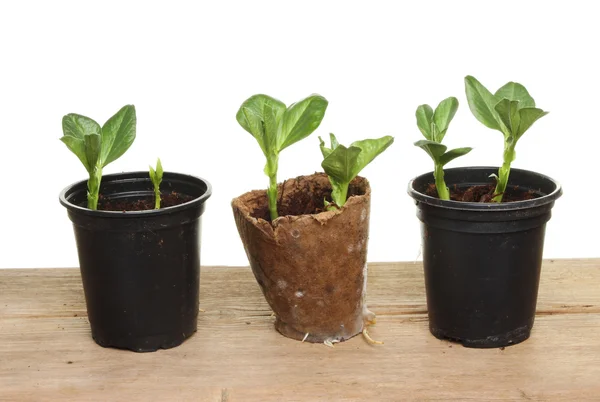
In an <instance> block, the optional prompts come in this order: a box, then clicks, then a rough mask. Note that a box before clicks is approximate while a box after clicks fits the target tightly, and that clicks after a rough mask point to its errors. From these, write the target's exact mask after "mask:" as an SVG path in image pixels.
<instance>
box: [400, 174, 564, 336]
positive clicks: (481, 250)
mask: <svg viewBox="0 0 600 402" xmlns="http://www.w3.org/2000/svg"><path fill="white" fill-rule="evenodd" d="M497 171H498V169H497V168H494V167H472V168H455V169H447V170H445V178H446V183H447V185H448V187H449V188H452V187H453V186H454V185H456V186H458V187H459V188H468V187H471V186H474V185H482V184H488V183H489V182H490V178H489V176H490V174H492V173H496V172H497ZM431 183H433V173H427V174H424V175H421V176H419V177H416V178H415V179H413V180H412V181H411V182H410V183H409V186H408V193H409V195H410V196H411V197H412V198H414V199H415V201H416V204H417V217H418V218H419V220H421V234H422V241H423V242H422V245H423V266H424V271H425V287H426V292H427V309H428V311H429V329H430V331H431V333H432V334H433V335H434V336H436V337H437V338H440V339H449V340H453V341H457V342H460V343H462V344H463V345H464V346H467V347H475V348H492V347H501V346H508V345H512V344H516V343H519V342H522V341H524V340H526V339H527V338H529V335H530V332H531V328H532V327H533V321H534V318H535V307H536V302H537V294H538V286H539V279H540V269H541V264H542V251H543V248H544V233H545V228H546V222H548V220H549V219H550V214H551V209H552V207H553V205H554V201H555V200H556V199H557V198H558V197H560V195H561V194H562V190H561V187H560V185H559V184H558V183H557V182H556V181H554V180H552V179H550V178H549V177H546V176H543V175H541V174H538V173H534V172H530V171H526V170H520V169H511V172H510V178H509V183H508V189H507V192H508V191H515V190H514V189H515V187H516V186H518V189H519V190H521V191H528V192H530V193H532V194H533V195H534V197H535V198H533V199H529V200H525V201H516V202H507V203H474V202H458V201H444V200H440V199H438V198H435V197H430V196H427V195H425V192H426V189H427V187H428V186H429V185H430V184H431ZM511 189H512V190H511Z"/></svg>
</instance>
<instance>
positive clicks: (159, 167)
mask: <svg viewBox="0 0 600 402" xmlns="http://www.w3.org/2000/svg"><path fill="white" fill-rule="evenodd" d="M163 174H164V172H163V167H162V163H161V162H160V158H158V159H157V160H156V177H157V178H158V181H159V182H161V181H162V178H163Z"/></svg>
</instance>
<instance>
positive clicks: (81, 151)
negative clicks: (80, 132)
mask: <svg viewBox="0 0 600 402" xmlns="http://www.w3.org/2000/svg"><path fill="white" fill-rule="evenodd" d="M60 140H61V141H62V142H63V143H64V144H65V145H66V146H67V148H69V149H70V150H71V152H73V153H74V154H75V155H76V156H77V157H78V158H79V160H80V161H81V163H82V164H83V167H84V168H85V170H87V171H88V172H90V165H89V164H88V161H87V155H86V153H85V143H84V141H83V140H82V139H80V138H75V137H73V136H70V135H65V136H63V137H62V138H61V139H60Z"/></svg>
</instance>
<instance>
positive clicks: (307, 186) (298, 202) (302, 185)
mask: <svg viewBox="0 0 600 402" xmlns="http://www.w3.org/2000/svg"><path fill="white" fill-rule="evenodd" d="M306 177H307V176H298V177H296V178H294V179H288V180H285V181H284V182H283V183H282V184H279V186H278V191H277V194H278V197H277V212H278V213H279V216H288V215H291V216H299V215H311V214H318V213H321V212H324V211H325V202H324V201H325V199H326V200H327V201H328V202H331V201H332V200H331V184H330V183H329V178H328V177H327V175H325V174H319V175H318V176H317V177H316V178H315V177H314V176H311V180H307V179H306ZM359 183H360V181H359V180H357V179H354V180H353V181H352V182H350V186H349V187H348V198H350V197H352V196H356V195H364V194H365V188H362V187H361V186H360V185H359ZM264 201H266V198H264ZM253 208H254V209H253V211H252V213H251V216H252V217H253V218H257V219H258V218H262V219H264V220H266V221H268V222H270V221H271V217H270V214H269V204H268V202H261V203H260V204H259V205H253Z"/></svg>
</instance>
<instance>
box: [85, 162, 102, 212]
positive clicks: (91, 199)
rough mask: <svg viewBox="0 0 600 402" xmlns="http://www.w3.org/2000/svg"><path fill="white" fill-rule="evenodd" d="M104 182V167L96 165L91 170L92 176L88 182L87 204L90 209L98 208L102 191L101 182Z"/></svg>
mask: <svg viewBox="0 0 600 402" xmlns="http://www.w3.org/2000/svg"><path fill="white" fill-rule="evenodd" d="M101 182H102V167H100V166H96V167H94V170H93V171H91V172H90V178H89V179H88V182H87V188H88V192H87V206H88V208H89V209H92V210H96V209H98V194H99V193H100V183H101Z"/></svg>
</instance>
